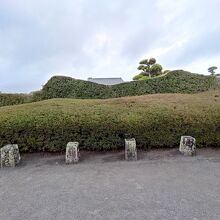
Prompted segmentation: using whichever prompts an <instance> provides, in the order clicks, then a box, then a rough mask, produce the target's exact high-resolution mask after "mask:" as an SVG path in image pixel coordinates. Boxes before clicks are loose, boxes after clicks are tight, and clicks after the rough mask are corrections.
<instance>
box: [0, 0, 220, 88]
mask: <svg viewBox="0 0 220 220" xmlns="http://www.w3.org/2000/svg"><path fill="white" fill-rule="evenodd" d="M148 57H155V58H156V59H157V61H158V63H160V64H162V66H163V67H164V69H185V70H190V71H192V72H198V73H203V74H207V68H208V67H210V66H212V65H216V66H218V67H219V68H220V0H199V1H198V0H135V1H134V0H130V1H129V0H62V1H60V0H0V91H2V92H30V91H33V90H39V89H40V88H41V86H42V85H43V84H44V83H46V81H47V80H48V79H49V78H50V77H51V76H52V75H67V76H71V77H74V78H78V79H87V78H88V77H122V78H123V79H124V80H126V81H127V80H131V79H132V77H133V76H134V75H135V74H136V73H138V71H137V66H138V62H139V61H140V60H141V59H143V58H148ZM219 72H220V71H219Z"/></svg>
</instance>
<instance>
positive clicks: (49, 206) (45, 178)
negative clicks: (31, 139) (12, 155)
mask: <svg viewBox="0 0 220 220" xmlns="http://www.w3.org/2000/svg"><path fill="white" fill-rule="evenodd" d="M138 153H139V160H138V161H137V162H126V161H124V160H123V152H114V153H113V152H111V153H91V152H82V153H81V154H82V158H81V162H80V163H79V164H77V165H65V164H64V155H49V154H47V155H43V154H27V155H22V156H23V160H22V164H21V165H20V166H19V167H17V168H15V169H11V168H5V169H2V170H0V219H1V220H32V219H35V220H38V219H39V220H44V219H46V220H56V219H57V220H73V219H74V220H75V219H82V220H86V219H111V220H112V219H120V220H123V219H132V220H133V219H149V220H151V219H152V220H153V219H155V220H156V219H157V220H159V219H161V220H166V219H167V220H173V219H175V220H177V219H181V220H182V219H183V220H185V219H186V220H188V219H192V220H196V219H198V220H203V219H204V220H209V219H210V220H220V150H217V149H200V150H199V151H198V155H197V156H196V157H183V156H182V155H180V154H179V153H178V151H177V150H176V149H172V150H153V151H151V152H138Z"/></svg>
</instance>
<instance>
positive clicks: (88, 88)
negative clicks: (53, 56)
mask: <svg viewBox="0 0 220 220" xmlns="http://www.w3.org/2000/svg"><path fill="white" fill-rule="evenodd" d="M215 87H217V80H216V78H215V77H213V76H204V75H198V74H193V73H190V72H186V71H183V70H176V71H171V72H169V73H167V74H166V75H165V76H163V77H155V78H152V79H148V80H141V81H132V82H127V83H122V84H119V85H113V86H105V85H99V84H96V83H92V82H88V81H82V80H76V79H73V78H71V77H64V76H54V77H52V78H51V79H50V80H49V81H48V82H47V83H46V84H45V85H44V87H43V89H42V90H41V91H40V92H38V93H36V94H35V95H34V99H35V100H38V101H39V100H46V99H51V98H82V99H91V98H93V99H100V98H101V99H102V98H116V97H125V96H138V95H145V94H155V93H196V92H202V91H207V90H209V89H210V88H215Z"/></svg>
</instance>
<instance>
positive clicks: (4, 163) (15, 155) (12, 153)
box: [0, 144, 21, 168]
mask: <svg viewBox="0 0 220 220" xmlns="http://www.w3.org/2000/svg"><path fill="white" fill-rule="evenodd" d="M0 154H1V168H3V167H15V166H16V165H17V164H19V162H20V160H21V156H20V153H19V148H18V145H17V144H8V145H6V146H4V147H3V148H1V149H0Z"/></svg>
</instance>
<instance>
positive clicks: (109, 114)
mask: <svg viewBox="0 0 220 220" xmlns="http://www.w3.org/2000/svg"><path fill="white" fill-rule="evenodd" d="M181 135H192V136H193V137H195V138H196V140H197V145H198V146H199V147H202V146H216V147H219V146H220V90H215V91H209V92H205V93H199V94H194V95H188V94H185V95H182V94H157V95H148V96H139V97H127V98H118V99H108V100H97V99H96V100H91V99H90V100H80V99H53V100H47V101H41V102H36V103H30V104H24V105H18V106H7V107H1V108H0V146H4V145H5V144H8V143H16V144H19V146H20V147H21V151H22V152H33V151H50V152H55V151H56V152H61V151H65V147H66V144H67V142H69V141H79V142H80V148H81V149H89V150H115V149H121V148H123V147H124V138H125V137H129V136H130V137H134V138H136V140H137V144H138V148H142V149H144V148H153V147H175V146H178V144H179V141H180V136H181Z"/></svg>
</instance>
